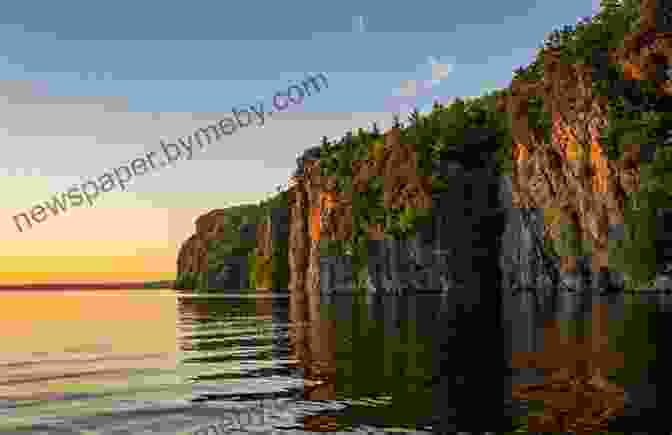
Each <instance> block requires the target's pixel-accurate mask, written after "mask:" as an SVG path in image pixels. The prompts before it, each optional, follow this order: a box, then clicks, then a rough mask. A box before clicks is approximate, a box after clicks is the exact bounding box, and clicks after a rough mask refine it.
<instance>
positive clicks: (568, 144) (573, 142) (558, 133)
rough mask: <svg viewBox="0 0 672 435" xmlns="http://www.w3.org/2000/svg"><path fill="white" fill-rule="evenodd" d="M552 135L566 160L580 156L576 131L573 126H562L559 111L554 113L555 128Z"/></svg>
mask: <svg viewBox="0 0 672 435" xmlns="http://www.w3.org/2000/svg"><path fill="white" fill-rule="evenodd" d="M551 135H552V139H553V141H554V142H556V143H557V144H558V145H560V150H561V152H562V156H563V157H564V158H565V159H566V160H576V159H578V158H579V149H578V148H579V147H578V140H577V138H576V131H575V130H574V129H573V128H572V127H569V126H567V127H563V126H562V124H561V121H560V114H559V113H558V112H554V113H553V129H552V132H551Z"/></svg>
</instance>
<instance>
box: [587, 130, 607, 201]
mask: <svg viewBox="0 0 672 435" xmlns="http://www.w3.org/2000/svg"><path fill="white" fill-rule="evenodd" d="M590 136H591V147H590V161H591V164H592V165H593V169H594V171H593V180H592V181H593V189H594V191H595V192H600V193H607V183H608V178H609V164H608V162H607V159H606V158H605V156H604V153H603V152H602V147H601V146H600V143H599V140H598V138H599V133H598V131H597V129H596V128H595V127H592V128H591V130H590Z"/></svg>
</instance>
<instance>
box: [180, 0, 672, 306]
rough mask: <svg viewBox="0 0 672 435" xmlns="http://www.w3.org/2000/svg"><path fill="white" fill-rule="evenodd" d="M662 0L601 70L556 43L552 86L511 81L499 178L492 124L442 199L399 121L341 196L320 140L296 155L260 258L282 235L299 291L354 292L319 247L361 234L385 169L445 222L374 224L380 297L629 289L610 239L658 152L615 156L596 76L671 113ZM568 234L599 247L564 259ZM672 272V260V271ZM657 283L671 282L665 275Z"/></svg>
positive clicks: (407, 201) (190, 262)
mask: <svg viewBox="0 0 672 435" xmlns="http://www.w3.org/2000/svg"><path fill="white" fill-rule="evenodd" d="M663 3H664V2H661V1H657V0H651V1H648V0H646V1H643V2H642V4H641V17H642V19H641V25H640V30H639V31H638V32H637V33H635V34H629V35H627V36H626V38H625V43H624V45H623V48H621V49H618V50H610V51H606V50H605V51H603V52H596V53H595V54H594V56H593V59H592V65H591V64H581V63H577V64H569V63H567V62H564V61H562V60H561V59H560V53H559V51H558V50H557V49H554V48H548V49H547V50H546V51H545V53H544V56H543V59H544V65H543V69H544V73H543V77H544V78H543V80H541V81H539V82H525V81H521V80H517V79H516V80H514V81H513V82H512V83H511V85H510V87H509V89H508V93H507V94H505V95H503V96H500V97H499V100H498V101H497V110H500V111H504V112H506V113H507V114H508V116H509V117H510V121H511V122H510V125H511V135H512V139H513V155H512V160H513V171H512V174H510V175H506V176H498V175H496V174H495V171H494V167H493V162H492V161H490V160H489V159H490V157H488V156H489V151H492V149H491V148H492V146H493V144H494V143H495V142H494V141H493V140H492V132H491V131H488V130H487V129H474V130H473V132H472V133H473V135H472V136H473V137H470V138H468V139H466V140H465V142H467V144H463V145H465V148H469V149H480V150H483V153H481V155H476V154H474V153H472V154H471V158H470V159H469V161H466V160H462V161H455V162H449V161H441V162H435V163H436V164H435V166H436V167H435V173H440V174H442V175H444V176H447V177H448V179H449V185H450V188H449V189H448V191H446V192H442V193H432V191H431V177H426V176H421V175H419V171H418V169H417V168H418V165H417V162H418V159H417V156H416V153H415V151H414V145H413V144H405V143H401V140H400V137H401V135H400V131H399V129H397V128H392V129H390V130H389V131H388V132H387V133H385V141H384V144H382V145H381V146H374V147H373V148H375V149H373V150H369V151H370V155H369V158H368V159H365V160H356V161H354V162H353V163H352V174H353V176H352V190H351V191H350V192H348V191H347V189H346V191H345V192H338V191H337V188H336V186H337V183H336V180H335V179H334V178H333V177H324V176H321V174H320V166H319V165H320V162H319V159H320V148H319V147H312V148H310V149H308V150H307V151H306V152H305V153H304V154H303V155H302V156H301V157H299V159H297V166H298V168H297V170H296V171H295V173H294V175H293V177H292V181H293V183H291V184H292V185H291V187H290V189H289V191H288V198H289V205H288V208H287V210H286V211H285V212H278V213H280V214H281V215H282V216H280V217H275V218H273V219H275V220H277V222H281V221H282V222H283V223H282V225H280V224H279V225H280V226H279V227H278V228H277V229H276V228H275V227H274V228H273V229H271V228H270V227H267V226H268V225H271V224H270V223H266V224H263V225H260V227H259V228H258V229H257V246H258V247H257V250H258V254H259V255H262V256H264V255H265V256H270V255H271V253H272V248H271V240H272V239H274V238H276V237H279V238H284V237H287V240H288V258H289V259H288V261H289V268H290V271H289V274H290V277H289V289H290V290H291V291H293V292H299V293H307V294H315V293H320V292H321V293H335V292H336V293H337V292H341V291H351V290H352V288H353V287H354V282H353V281H354V278H355V277H353V276H352V265H351V264H350V263H349V259H348V258H347V257H345V256H344V257H339V256H330V257H326V256H325V257H322V258H321V257H320V241H324V240H349V239H351V238H352V233H353V205H352V202H353V198H352V197H353V195H352V191H354V192H362V191H364V190H366V189H367V188H368V186H369V181H370V180H371V179H372V178H374V177H378V178H379V179H380V180H382V182H383V185H384V186H383V187H384V196H383V202H384V206H385V207H386V208H387V209H390V208H403V207H413V208H416V209H418V208H422V209H431V216H432V218H431V224H427V225H424V226H421V228H419V229H418V231H417V234H416V235H415V237H413V238H412V239H411V240H402V241H394V240H385V237H384V236H383V229H382V227H381V226H380V225H372V226H371V227H370V228H368V235H369V250H368V252H369V261H368V264H369V270H368V277H366V281H367V286H368V289H369V291H370V292H372V293H399V292H405V291H411V292H416V291H426V290H431V291H448V290H450V289H452V288H460V287H465V286H474V285H480V284H479V283H483V282H485V280H488V281H489V279H490V278H489V276H490V275H491V274H496V275H498V276H499V278H498V280H499V281H498V282H500V283H501V285H502V286H503V287H504V288H505V289H511V290H517V289H526V288H547V287H553V288H561V289H572V290H587V289H595V288H600V289H618V288H622V287H623V285H624V276H623V274H622V273H620V272H619V271H618V270H615V268H614V265H613V264H610V262H609V253H608V246H609V242H610V240H616V239H618V238H622V237H623V232H624V230H623V222H624V209H625V206H624V203H625V198H626V194H627V193H631V192H636V191H637V190H638V189H639V178H640V170H639V163H640V162H646V161H650V160H651V159H652V157H653V151H655V149H654V148H652V147H650V146H646V145H642V144H625V146H624V148H625V151H624V153H623V156H622V157H621V158H620V159H619V160H617V161H615V160H610V159H609V158H608V157H607V154H606V149H605V146H604V144H602V143H601V142H600V137H599V134H598V133H599V131H600V129H601V128H603V127H605V126H607V124H608V116H607V115H608V106H607V103H608V100H607V98H606V97H603V96H598V95H596V94H595V93H594V92H593V86H592V84H593V81H594V80H597V79H600V77H601V76H603V75H604V73H605V66H606V65H608V64H612V65H620V66H621V67H622V69H623V70H624V71H625V76H626V78H627V79H628V80H622V81H621V83H616V84H615V85H614V86H613V92H619V93H621V94H622V95H624V96H625V97H626V98H625V99H626V101H627V102H628V104H629V105H631V106H632V107H631V108H634V109H636V110H641V108H642V106H644V105H649V106H651V105H652V106H654V107H662V106H661V104H662V103H661V102H660V101H666V100H665V98H667V99H668V100H667V101H668V102H669V99H670V98H672V75H670V74H668V73H667V72H666V71H662V74H661V67H660V65H663V66H665V65H667V66H672V32H670V31H669V30H668V29H667V28H665V29H664V28H663V27H664V26H665V25H667V24H665V23H667V21H665V20H667V18H665V19H664V20H663V21H665V23H663V24H661V22H660V18H659V17H660V16H663V15H664V16H666V17H667V16H668V15H669V14H668V15H665V14H662V15H661V13H659V12H660V11H661V10H662V9H664V8H662V7H661V5H663ZM668 12H669V11H668ZM666 13H667V12H666ZM657 17H658V18H657ZM668 18H669V17H668ZM661 26H663V27H661ZM668 27H669V26H668ZM663 69H664V68H663ZM638 80H654V81H655V83H656V84H657V95H658V97H659V99H660V101H658V100H656V101H645V99H642V98H639V97H638V95H639V96H641V95H642V94H641V93H639V91H638V84H637V81H638ZM529 97H541V98H542V99H543V102H544V110H545V111H546V112H547V113H549V114H550V115H551V118H552V124H553V126H552V135H551V138H550V141H547V140H546V139H545V138H544V135H543V132H542V131H541V130H538V129H534V128H531V127H530V122H529V121H530V120H529V118H530V116H529V113H528V99H529ZM658 97H656V98H658ZM638 108H639V109H638ZM649 109H651V107H649ZM458 160H459V159H458ZM218 212H219V211H217V210H216V211H214V212H211V213H209V214H208V215H205V216H202V217H201V218H199V222H200V227H199V222H197V233H196V235H194V236H193V237H192V238H190V239H189V240H188V241H187V242H185V244H184V246H183V248H182V250H181V252H180V259H179V260H178V265H179V266H178V267H179V268H180V270H189V271H191V270H194V271H202V270H204V261H205V249H206V245H207V241H208V240H211V239H212V238H216V234H217V219H218V216H219V215H218ZM669 220H670V212H669V211H665V210H660V211H658V228H659V229H660V228H664V227H665V226H666V222H667V221H669ZM285 221H286V226H284V225H285V223H284V222H285ZM280 227H282V228H287V231H286V232H283V230H282V229H280ZM199 228H200V229H199ZM566 228H573V230H572V231H574V232H575V233H576V237H577V238H578V240H579V241H580V243H582V246H584V245H585V246H588V247H589V248H590V249H589V250H588V252H589V254H586V252H583V251H584V249H583V248H582V249H581V251H582V252H581V253H579V254H577V255H574V256H572V255H565V256H561V257H557V256H555V254H552V253H551V252H552V251H549V250H547V249H545V245H547V244H548V243H549V242H551V243H555V242H554V241H558V240H561V234H563V231H566ZM661 233H662V234H664V231H659V234H661ZM664 237H665V236H663V238H664ZM671 242H672V240H667V239H665V240H660V241H659V242H658V245H659V246H660V256H659V257H660V259H661V260H663V261H662V263H666V262H670V260H672V243H671ZM671 264H672V263H671ZM666 267H667V266H665V264H662V265H661V272H666V269H665V268H666ZM667 269H670V267H667ZM489 282H490V281H489ZM657 283H658V284H659V285H660V286H672V285H671V284H672V280H671V279H669V277H666V276H665V275H664V273H663V274H661V275H659V277H658V280H657Z"/></svg>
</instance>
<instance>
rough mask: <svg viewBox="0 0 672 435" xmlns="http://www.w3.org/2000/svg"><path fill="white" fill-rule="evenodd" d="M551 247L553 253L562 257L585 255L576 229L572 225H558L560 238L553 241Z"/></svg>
mask: <svg viewBox="0 0 672 435" xmlns="http://www.w3.org/2000/svg"><path fill="white" fill-rule="evenodd" d="M553 246H554V248H555V252H556V253H557V254H558V255H559V256H562V257H578V256H581V255H584V254H585V253H584V244H583V243H582V241H581V239H580V237H579V232H578V227H577V226H576V224H574V223H563V224H561V225H560V237H559V238H558V240H554V243H553Z"/></svg>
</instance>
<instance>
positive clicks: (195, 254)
mask: <svg viewBox="0 0 672 435" xmlns="http://www.w3.org/2000/svg"><path fill="white" fill-rule="evenodd" d="M227 218H228V215H227V212H226V210H212V211H210V212H208V213H206V214H204V215H202V216H199V217H198V219H196V233H195V234H194V235H192V236H191V237H190V238H189V239H187V241H185V242H184V243H183V244H182V247H181V248H180V252H179V254H178V257H177V272H178V276H179V275H184V274H187V273H205V272H206V271H207V270H208V255H207V254H208V242H211V241H215V240H219V239H221V238H222V237H223V235H224V229H225V226H226V223H227Z"/></svg>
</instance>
